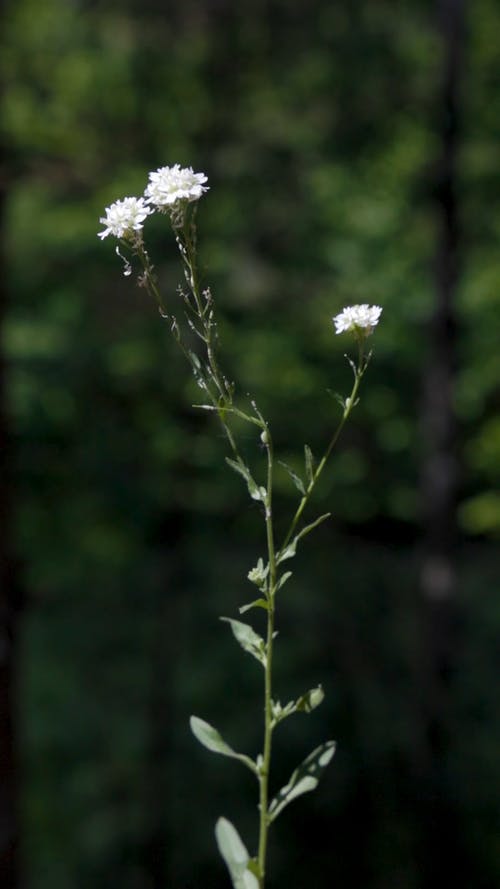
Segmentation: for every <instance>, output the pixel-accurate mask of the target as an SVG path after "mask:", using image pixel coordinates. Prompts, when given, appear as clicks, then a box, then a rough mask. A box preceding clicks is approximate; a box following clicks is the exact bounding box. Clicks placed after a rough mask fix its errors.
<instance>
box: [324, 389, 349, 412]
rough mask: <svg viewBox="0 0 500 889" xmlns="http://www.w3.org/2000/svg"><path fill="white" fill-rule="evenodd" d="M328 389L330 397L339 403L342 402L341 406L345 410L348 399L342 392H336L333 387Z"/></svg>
mask: <svg viewBox="0 0 500 889" xmlns="http://www.w3.org/2000/svg"><path fill="white" fill-rule="evenodd" d="M326 391H327V392H328V395H329V396H330V398H333V400H334V401H336V402H337V404H340V407H341V408H342V411H345V408H346V400H345V398H344V397H343V396H342V395H341V394H340V392H334V391H333V390H332V389H327V390H326Z"/></svg>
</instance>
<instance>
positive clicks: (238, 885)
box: [215, 818, 259, 889]
mask: <svg viewBox="0 0 500 889" xmlns="http://www.w3.org/2000/svg"><path fill="white" fill-rule="evenodd" d="M215 838H216V840H217V846H218V848H219V852H220V854H221V856H222V858H223V859H224V861H225V862H226V865H227V869H228V871H229V874H230V877H231V881H232V884H233V887H234V889H259V875H258V873H257V874H256V873H255V870H256V862H255V860H254V859H251V858H250V856H249V854H248V852H247V850H246V847H245V844H244V843H243V841H242V839H241V837H240V835H239V833H238V831H237V830H236V828H235V827H234V825H233V824H231V822H230V821H228V820H227V818H219V820H218V821H217V824H216V825H215ZM250 868H251V870H250ZM257 870H258V867H257Z"/></svg>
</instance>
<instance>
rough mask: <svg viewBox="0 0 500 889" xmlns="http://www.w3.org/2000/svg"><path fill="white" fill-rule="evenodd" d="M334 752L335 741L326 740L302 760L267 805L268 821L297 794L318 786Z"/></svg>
mask: <svg viewBox="0 0 500 889" xmlns="http://www.w3.org/2000/svg"><path fill="white" fill-rule="evenodd" d="M334 753H335V741H327V742H326V743H325V744H321V745H320V746H319V747H317V748H316V750H313V752H312V753H310V754H309V756H308V757H307V758H306V759H305V760H304V762H303V763H302V764H301V765H300V766H299V767H298V769H296V770H295V771H294V773H293V775H292V777H291V778H290V780H289V782H288V784H286V785H285V787H282V788H281V790H280V791H279V793H278V794H277V796H275V798H274V799H273V801H272V802H271V804H270V806H269V810H268V814H269V823H271V822H272V821H274V819H275V818H277V817H278V815H279V814H280V812H281V811H282V810H283V809H284V808H285V806H287V805H288V803H291V802H292V800H294V799H295V798H296V797H298V796H302V794H303V793H308V792H309V791H310V790H314V789H315V788H316V787H317V786H318V780H319V778H320V777H321V773H322V772H323V771H324V769H326V767H327V765H328V763H329V762H330V760H331V759H332V756H333V754H334Z"/></svg>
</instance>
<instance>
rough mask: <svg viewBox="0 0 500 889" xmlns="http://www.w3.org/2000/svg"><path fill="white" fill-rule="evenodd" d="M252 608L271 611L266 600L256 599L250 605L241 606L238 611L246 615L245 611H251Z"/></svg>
mask: <svg viewBox="0 0 500 889" xmlns="http://www.w3.org/2000/svg"><path fill="white" fill-rule="evenodd" d="M251 608H264V610H265V611H269V605H268V604H267V602H266V600H265V599H255V600H254V601H253V602H249V603H248V605H240V607H239V608H238V611H239V612H240V614H245V611H250V609H251Z"/></svg>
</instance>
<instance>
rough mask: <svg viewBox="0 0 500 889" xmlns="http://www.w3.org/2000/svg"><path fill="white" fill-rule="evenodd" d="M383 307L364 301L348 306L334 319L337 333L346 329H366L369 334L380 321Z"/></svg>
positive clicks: (365, 333) (366, 334) (365, 332)
mask: <svg viewBox="0 0 500 889" xmlns="http://www.w3.org/2000/svg"><path fill="white" fill-rule="evenodd" d="M381 314H382V309H381V307H380V306H369V305H368V304H367V303H363V305H361V306H347V308H345V309H343V310H342V311H341V312H340V314H339V315H336V316H335V318H334V319H333V323H334V324H335V333H344V331H346V330H351V331H354V332H356V331H361V330H362V331H364V335H365V336H368V335H369V334H370V333H372V331H373V328H374V327H376V326H377V324H378V322H379V318H380V315H381Z"/></svg>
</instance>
